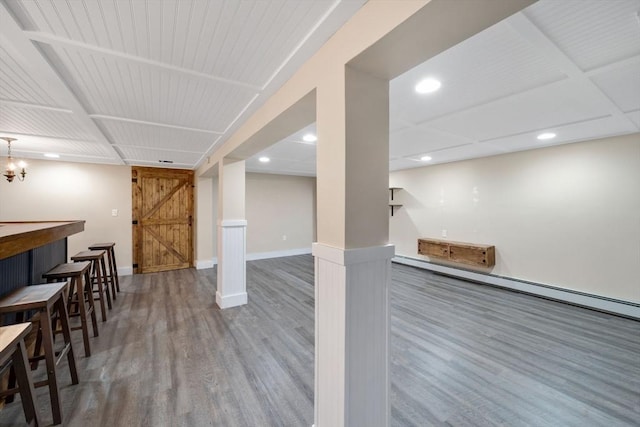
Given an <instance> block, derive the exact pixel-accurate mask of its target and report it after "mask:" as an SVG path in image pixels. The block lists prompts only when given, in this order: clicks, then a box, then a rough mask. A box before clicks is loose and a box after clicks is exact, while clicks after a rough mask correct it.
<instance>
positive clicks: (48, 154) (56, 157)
mask: <svg viewBox="0 0 640 427" xmlns="http://www.w3.org/2000/svg"><path fill="white" fill-rule="evenodd" d="M44 156H45V157H48V158H50V159H59V158H60V154H55V153H45V155H44Z"/></svg>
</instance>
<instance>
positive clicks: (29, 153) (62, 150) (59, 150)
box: [0, 135, 117, 161]
mask: <svg viewBox="0 0 640 427" xmlns="http://www.w3.org/2000/svg"><path fill="white" fill-rule="evenodd" d="M14 137H15V138H17V141H14V142H13V143H12V144H11V151H12V152H13V154H15V155H17V156H22V157H26V158H32V159H42V158H43V153H55V154H59V155H61V156H62V158H61V159H60V160H65V156H74V157H82V158H84V159H85V161H91V160H90V159H91V158H102V159H105V160H117V159H115V158H114V155H113V151H112V150H111V149H110V148H108V147H105V146H104V145H103V144H101V143H98V142H95V141H75V140H68V139H59V138H46V137H40V136H31V135H14ZM2 142H3V143H4V141H2ZM6 153H7V146H6V144H4V145H3V144H0V155H6Z"/></svg>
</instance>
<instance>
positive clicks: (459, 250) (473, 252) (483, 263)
mask: <svg viewBox="0 0 640 427" xmlns="http://www.w3.org/2000/svg"><path fill="white" fill-rule="evenodd" d="M418 253H419V254H420V255H426V256H428V257H430V258H431V257H433V258H439V259H443V260H447V261H451V262H458V263H461V264H468V265H474V266H480V267H493V266H494V265H495V264H496V249H495V246H490V245H477V244H474V243H465V242H451V241H448V240H439V239H418Z"/></svg>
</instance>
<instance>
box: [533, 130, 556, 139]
mask: <svg viewBox="0 0 640 427" xmlns="http://www.w3.org/2000/svg"><path fill="white" fill-rule="evenodd" d="M555 137H556V134H555V133H553V132H545V133H541V134H540V135H538V136H537V138H538V139H539V140H540V141H545V140H547V139H553V138H555Z"/></svg>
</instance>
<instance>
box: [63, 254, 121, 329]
mask: <svg viewBox="0 0 640 427" xmlns="http://www.w3.org/2000/svg"><path fill="white" fill-rule="evenodd" d="M105 252H106V251H104V250H99V251H82V252H78V253H77V254H75V255H74V256H72V257H71V260H72V261H74V262H80V261H90V262H91V280H92V284H95V285H96V286H97V289H96V288H93V292H94V296H95V295H96V294H97V295H98V298H97V299H98V300H99V301H100V311H101V312H102V321H103V322H106V321H107V310H106V309H105V294H106V296H107V297H106V300H107V304H106V305H107V306H108V307H109V310H111V308H112V305H111V292H109V284H108V283H107V281H106V277H105V276H106V275H107V269H106V267H105V263H104V254H105Z"/></svg>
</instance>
